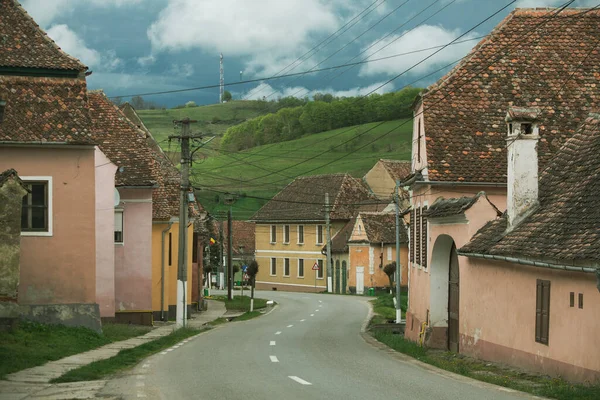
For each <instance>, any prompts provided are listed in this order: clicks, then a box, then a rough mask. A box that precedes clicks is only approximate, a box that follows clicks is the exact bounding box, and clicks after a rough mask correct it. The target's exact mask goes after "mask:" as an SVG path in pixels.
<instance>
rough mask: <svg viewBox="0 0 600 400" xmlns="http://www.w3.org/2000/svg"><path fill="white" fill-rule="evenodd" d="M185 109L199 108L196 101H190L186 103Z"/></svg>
mask: <svg viewBox="0 0 600 400" xmlns="http://www.w3.org/2000/svg"><path fill="white" fill-rule="evenodd" d="M185 107H186V108H190V107H198V106H197V105H196V102H195V101H191V100H190V101H188V102H187V103H185Z"/></svg>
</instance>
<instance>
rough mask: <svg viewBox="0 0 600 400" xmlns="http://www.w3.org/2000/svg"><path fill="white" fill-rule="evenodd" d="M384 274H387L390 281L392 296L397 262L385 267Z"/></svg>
mask: <svg viewBox="0 0 600 400" xmlns="http://www.w3.org/2000/svg"><path fill="white" fill-rule="evenodd" d="M383 272H385V274H386V275H387V276H388V279H389V280H390V294H392V289H393V287H394V274H395V273H396V261H394V262H391V263H389V264H387V265H386V266H385V267H383Z"/></svg>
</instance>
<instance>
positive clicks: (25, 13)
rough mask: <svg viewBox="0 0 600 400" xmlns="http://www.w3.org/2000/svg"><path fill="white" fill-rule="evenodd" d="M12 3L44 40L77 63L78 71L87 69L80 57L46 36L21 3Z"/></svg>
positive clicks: (15, 1)
mask: <svg viewBox="0 0 600 400" xmlns="http://www.w3.org/2000/svg"><path fill="white" fill-rule="evenodd" d="M12 3H13V4H14V6H15V7H16V8H17V10H19V11H20V12H21V13H22V14H23V15H24V16H25V17H26V18H27V19H28V20H29V22H31V23H32V24H33V26H34V28H35V29H37V30H38V31H39V32H40V33H41V35H42V38H43V39H44V40H46V41H47V42H48V43H49V44H50V45H51V46H52V47H54V49H55V50H57V51H58V52H59V53H61V54H62V55H64V56H66V57H68V58H70V59H71V60H72V61H75V62H77V63H78V64H79V66H80V67H82V68H81V69H80V70H79V71H81V72H82V71H87V70H88V66H87V65H85V64H83V62H81V60H80V59H78V58H76V57H73V56H72V55H70V54H69V53H67V52H66V51H64V50H63V49H62V48H61V47H60V46H59V45H58V44H57V43H56V42H55V41H54V40H53V39H52V38H51V37H50V36H48V33H46V31H45V30H44V29H42V27H41V26H40V25H39V24H38V23H37V22H35V19H33V17H32V16H31V15H29V13H28V12H27V10H25V8H23V6H22V5H21V3H19V1H18V0H12Z"/></svg>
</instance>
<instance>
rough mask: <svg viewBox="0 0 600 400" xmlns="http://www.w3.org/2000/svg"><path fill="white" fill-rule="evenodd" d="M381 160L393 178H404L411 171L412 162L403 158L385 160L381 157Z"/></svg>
mask: <svg viewBox="0 0 600 400" xmlns="http://www.w3.org/2000/svg"><path fill="white" fill-rule="evenodd" d="M379 162H380V163H381V164H382V165H383V167H384V168H385V170H386V171H387V172H388V174H390V176H391V177H392V179H393V180H394V181H396V180H397V179H400V180H402V179H404V178H406V177H407V176H409V175H410V173H411V165H410V164H411V162H410V161H403V160H385V159H383V158H382V159H380V160H379Z"/></svg>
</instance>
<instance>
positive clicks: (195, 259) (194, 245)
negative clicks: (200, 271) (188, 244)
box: [192, 232, 198, 263]
mask: <svg viewBox="0 0 600 400" xmlns="http://www.w3.org/2000/svg"><path fill="white" fill-rule="evenodd" d="M192 237H193V239H192V262H193V263H197V262H198V232H194V235H193V236H192Z"/></svg>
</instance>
